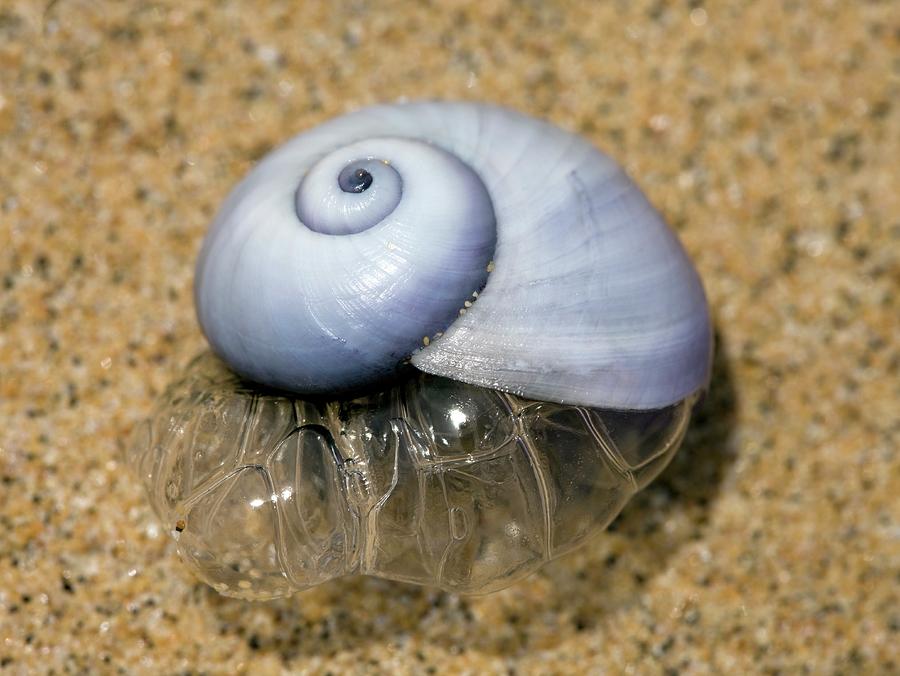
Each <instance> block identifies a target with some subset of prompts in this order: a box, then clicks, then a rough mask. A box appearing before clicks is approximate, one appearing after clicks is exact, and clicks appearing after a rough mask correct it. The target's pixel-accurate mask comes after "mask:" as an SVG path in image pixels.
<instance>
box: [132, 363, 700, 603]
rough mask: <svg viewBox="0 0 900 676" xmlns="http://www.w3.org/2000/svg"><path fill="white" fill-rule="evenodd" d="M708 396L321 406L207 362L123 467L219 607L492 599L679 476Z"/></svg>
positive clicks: (477, 396)
mask: <svg viewBox="0 0 900 676" xmlns="http://www.w3.org/2000/svg"><path fill="white" fill-rule="evenodd" d="M698 398H699V393H697V394H694V395H692V396H691V397H688V398H687V399H684V400H682V401H681V402H678V403H677V404H674V405H672V406H669V407H666V408H662V409H657V410H652V411H615V410H603V409H595V408H586V407H582V406H570V405H560V404H555V403H547V402H538V401H530V400H527V399H522V398H520V397H517V396H514V395H511V394H506V393H502V392H497V391H494V390H489V389H484V388H479V387H474V386H472V385H466V384H464V383H459V382H456V381H453V380H448V379H445V378H438V377H435V376H430V375H427V374H424V373H420V372H418V371H416V372H414V373H411V374H410V375H409V377H407V378H405V379H403V380H402V381H400V382H398V383H396V384H394V385H393V386H391V387H389V388H388V389H385V390H382V391H379V392H372V393H368V394H366V395H364V396H362V397H359V398H355V399H346V400H338V401H321V400H311V399H304V398H299V397H296V396H293V395H290V394H285V393H281V392H273V391H266V390H262V389H257V388H255V387H253V386H251V385H248V384H247V382H246V381H243V380H241V379H240V378H239V377H238V376H236V375H235V374H234V373H233V372H231V371H230V370H229V369H228V368H227V367H226V366H225V365H224V364H223V363H222V362H221V361H220V360H219V359H218V358H216V357H215V356H214V355H213V354H212V353H210V352H206V353H203V354H201V355H200V356H198V357H197V358H195V359H194V360H193V361H192V362H191V364H190V365H189V367H188V368H187V371H186V373H185V375H184V376H183V377H182V378H180V379H179V380H178V381H176V382H174V383H173V384H172V385H170V386H169V388H168V389H167V390H166V392H165V393H164V394H163V395H162V396H161V398H160V400H159V402H158V404H157V408H156V411H155V412H154V414H153V415H152V416H151V418H150V419H149V420H147V421H146V422H145V423H144V424H143V425H141V426H139V427H138V429H137V430H136V432H135V435H134V438H133V440H132V442H131V444H130V446H129V449H128V451H127V456H128V457H127V460H128V463H129V464H130V465H131V467H133V468H134V469H135V470H136V471H137V472H138V474H139V476H140V477H141V479H142V481H143V483H144V485H145V487H146V489H147V491H148V493H149V496H150V500H151V503H152V505H153V508H154V510H155V511H156V513H157V515H158V516H159V518H160V519H162V521H163V523H164V524H165V525H166V527H167V528H168V529H169V530H170V532H171V534H172V536H173V537H174V538H175V539H176V540H177V544H178V549H179V551H180V553H181V555H182V557H183V559H184V560H185V561H186V562H187V563H188V565H189V566H190V567H191V568H192V569H193V570H194V572H195V573H196V574H197V575H198V576H199V577H200V578H201V579H203V580H204V581H206V582H207V583H208V584H210V585H211V586H213V587H214V588H215V589H217V590H218V591H220V592H221V593H223V594H227V595H229V596H237V597H242V598H250V599H269V598H274V597H279V596H286V595H289V594H292V593H293V592H296V591H299V590H302V589H305V588H308V587H310V586H313V585H316V584H319V583H322V582H325V581H326V580H329V579H333V578H336V577H341V576H344V575H353V574H359V575H375V576H378V577H382V578H387V579H392V580H399V581H404V582H410V583H414V584H421V585H428V586H435V587H440V588H443V589H446V590H451V591H455V592H461V593H486V592H491V591H495V590H497V589H501V588H503V587H505V586H507V585H509V584H511V583H513V582H514V581H516V580H517V579H519V578H521V577H523V576H525V575H527V574H528V573H530V572H532V571H534V570H536V569H537V568H538V567H540V566H541V565H542V564H543V563H545V562H547V561H549V560H551V559H554V558H556V557H558V556H560V555H561V554H563V553H565V552H567V551H569V550H571V549H572V548H574V547H576V546H577V545H579V544H581V543H582V542H583V541H584V540H585V539H587V538H588V537H590V536H591V535H593V534H596V533H598V532H600V531H602V530H603V529H604V528H606V526H607V525H608V524H609V523H610V522H611V521H612V520H613V519H614V518H615V517H616V515H617V514H618V513H619V512H620V511H621V509H622V507H623V506H624V505H625V503H626V502H627V501H628V499H629V498H630V497H631V496H632V495H633V494H634V493H635V492H637V491H638V490H640V489H641V488H643V487H644V486H645V485H646V484H647V483H649V482H650V481H651V480H652V479H653V478H654V477H656V476H657V475H658V474H659V473H660V472H661V471H662V470H663V469H664V468H665V466H666V465H667V464H668V462H669V460H671V458H672V456H673V455H674V453H675V451H676V450H677V449H678V446H679V444H680V443H681V440H682V438H683V437H684V433H685V431H686V429H687V426H688V423H689V421H690V417H691V413H692V409H693V405H694V404H695V403H696V401H697V399H698Z"/></svg>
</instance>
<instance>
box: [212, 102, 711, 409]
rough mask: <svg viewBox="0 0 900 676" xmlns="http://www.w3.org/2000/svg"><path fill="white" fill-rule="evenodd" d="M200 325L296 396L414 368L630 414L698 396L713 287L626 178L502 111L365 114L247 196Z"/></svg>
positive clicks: (563, 137) (339, 123) (277, 161)
mask: <svg viewBox="0 0 900 676" xmlns="http://www.w3.org/2000/svg"><path fill="white" fill-rule="evenodd" d="M195 299H196V306H197V314H198V318H199V320H200V324H201V326H202V327H203V330H204V333H205V334H206V336H207V338H208V339H209V341H210V344H211V345H212V347H213V349H214V350H215V352H216V353H217V354H219V355H220V356H221V357H222V358H224V360H225V361H226V362H228V364H229V365H230V366H232V367H233V368H234V369H235V370H237V371H238V372H239V373H241V374H243V375H245V376H246V377H248V378H250V379H252V380H255V381H257V382H261V383H264V384H267V385H271V386H275V387H279V388H284V389H287V390H291V391H294V392H298V393H307V394H309V393H313V394H334V393H336V392H341V391H349V390H353V389H355V388H360V387H363V386H367V385H372V384H375V383H378V382H379V381H383V380H385V379H387V378H389V377H390V376H391V375H393V374H395V373H396V371H397V368H398V365H401V364H403V363H405V362H407V361H410V362H411V363H412V364H413V366H415V367H417V368H418V369H420V370H422V371H424V372H426V373H431V374H434V375H438V376H442V377H447V378H452V379H454V380H458V381H461V382H465V383H469V384H473V385H478V386H483V387H489V388H492V389H496V390H500V391H505V392H510V393H514V394H516V395H518V396H521V397H524V398H528V399H534V400H544V401H553V402H558V403H568V404H578V405H584V406H590V407H604V408H615V409H654V408H660V407H664V406H668V405H671V404H673V403H675V402H678V401H680V400H682V399H684V398H685V397H687V396H689V395H690V394H692V393H693V392H695V391H696V390H698V389H699V388H701V387H702V386H703V384H704V383H705V382H706V380H707V378H708V375H709V364H710V353H711V335H710V322H709V316H708V310H707V306H706V299H705V296H704V293H703V288H702V285H701V283H700V280H699V278H698V276H697V274H696V272H695V271H694V269H693V267H692V265H691V263H690V261H689V260H688V258H687V256H686V255H685V253H684V251H683V249H682V247H681V245H680V244H679V242H678V240H677V238H676V237H675V236H674V234H673V233H672V232H671V231H670V230H669V228H668V227H667V226H666V224H665V223H664V222H663V220H662V218H661V217H660V215H659V214H658V213H657V212H656V210H654V209H653V207H652V206H651V205H650V204H649V202H648V201H647V200H646V198H645V197H644V195H643V194H642V193H641V191H640V190H639V189H638V188H637V186H636V185H635V184H634V182H633V181H631V180H630V179H629V178H628V177H627V176H626V175H625V173H624V172H623V171H622V170H621V169H620V168H619V167H618V165H616V164H615V162H613V161H612V160H611V159H609V158H608V157H607V156H605V155H604V154H602V153H601V152H599V151H598V150H596V149H595V148H594V147H593V146H591V145H590V144H589V143H588V142H586V141H585V140H584V139H582V138H581V137H578V136H576V135H573V134H570V133H568V132H565V131H563V130H561V129H558V128H556V127H554V126H552V125H550V124H547V123H545V122H541V121H538V120H535V119H533V118H530V117H527V116H524V115H521V114H519V113H515V112H513V111H510V110H506V109H503V108H498V107H493V106H487V105H481V104H472V103H453V104H451V103H416V104H406V105H390V106H379V107H373V108H368V109H364V110H360V111H357V112H355V113H351V114H349V115H345V116H343V117H340V118H337V119H335V120H332V121H329V122H326V123H325V124H322V125H320V126H318V127H316V128H314V129H312V130H310V131H307V132H305V133H303V134H301V135H299V136H297V137H295V138H294V139H293V140H291V141H288V142H287V143H286V144H284V145H283V146H282V147H280V148H278V149H276V150H275V151H274V152H272V153H271V154H270V155H269V156H267V157H266V158H264V159H263V160H262V161H261V162H260V164H259V165H258V166H257V167H256V168H255V169H254V170H253V171H252V172H251V173H250V174H249V175H248V176H247V177H246V179H245V180H244V181H243V182H242V183H241V184H240V185H239V186H238V187H237V188H236V189H235V191H234V192H233V193H232V195H231V196H230V197H229V198H228V200H227V201H226V203H225V205H224V206H223V208H222V209H221V211H220V212H219V214H218V216H217V217H216V220H215V222H214V224H213V226H212V228H211V229H210V232H209V234H208V235H207V238H206V241H205V242H204V246H203V250H202V252H201V256H200V260H199V263H198V266H197V276H196V285H195Z"/></svg>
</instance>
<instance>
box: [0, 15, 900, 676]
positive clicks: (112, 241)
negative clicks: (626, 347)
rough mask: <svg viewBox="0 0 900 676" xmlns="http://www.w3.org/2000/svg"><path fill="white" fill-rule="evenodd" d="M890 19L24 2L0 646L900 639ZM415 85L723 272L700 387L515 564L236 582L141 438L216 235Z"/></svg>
mask: <svg viewBox="0 0 900 676" xmlns="http://www.w3.org/2000/svg"><path fill="white" fill-rule="evenodd" d="M898 25H900V5H898V4H897V3H895V2H890V1H884V2H857V3H847V2H816V3H801V2H776V1H774V0H763V1H761V2H756V3H744V2H737V1H734V2H707V3H701V2H647V1H644V0H641V1H639V2H602V3H601V2H596V3H595V2H580V3H564V2H537V1H534V2H508V1H500V0H487V1H481V2H456V1H453V0H442V1H441V2H416V3H411V2H379V3H377V4H376V3H372V2H362V1H358V2H323V3H319V2H311V1H310V2H271V3H259V4H256V3H249V2H248V3H240V2H236V1H228V0H225V1H217V2H203V3H182V2H174V1H173V2H146V3H145V2H110V3H101V2H93V1H89V0H49V2H34V1H16V0H0V668H5V669H7V670H9V671H10V672H11V673H19V672H21V673H26V672H31V671H50V670H55V671H56V672H64V671H86V672H106V671H110V672H111V671H115V670H117V669H121V670H124V671H127V672H147V673H173V672H183V671H205V672H210V673H227V672H240V671H246V672H250V673H260V674H266V673H281V672H283V671H299V672H303V673H329V672H330V673H335V674H337V673H373V674H377V673H390V674H402V673H515V674H527V673H542V674H543V673H578V674H582V673H623V672H625V673H640V674H643V673H649V674H655V673H698V674H700V673H713V672H714V673H781V672H784V673H797V672H800V671H804V670H805V672H806V673H844V674H853V673H891V672H895V671H897V670H900V659H898V651H897V645H898V643H900V598H898V587H900V584H898V580H900V457H898V446H900V443H898V442H900V374H898V370H900V338H898V337H900V295H898V294H900V197H898V195H900V191H898V185H900V176H898V169H897V159H898V157H900V112H898V105H900V96H898V94H900V32H898ZM421 98H450V99H471V100H482V101H490V102H495V103H500V104H505V105H509V106H512V107H515V108H517V109H519V110H521V111H523V112H526V113H529V114H532V115H537V116H541V117H545V118H547V119H549V120H551V121H553V122H555V123H556V124H558V125H560V126H563V127H565V128H567V129H571V130H574V131H578V132H580V133H582V134H584V135H585V136H586V137H588V138H589V139H591V141H593V142H594V143H595V144H597V145H598V146H599V147H600V148H602V149H604V150H605V151H607V152H608V153H609V154H611V155H612V156H613V157H615V158H616V159H617V160H618V161H619V162H621V163H622V164H623V165H624V166H625V167H626V168H627V169H628V171H629V172H630V173H631V175H632V176H633V177H634V178H635V179H636V180H637V182H638V183H639V184H640V185H641V187H642V188H643V189H644V190H645V191H646V192H647V194H648V195H649V197H650V199H651V201H653V202H654V203H655V204H656V205H657V206H658V207H659V208H660V210H661V211H662V212H663V213H664V214H665V216H666V217H667V219H668V220H669V222H670V223H671V224H672V226H673V227H674V228H675V229H676V230H677V231H678V233H679V235H680V237H681V238H682V241H683V242H684V243H685V246H686V247H687V249H688V251H689V252H690V254H691V256H692V257H693V259H694V261H695V262H696V264H697V266H698V268H699V270H700V273H701V275H702V276H703V278H704V281H705V284H706V288H707V292H708V294H709V297H710V302H711V305H712V308H713V313H714V317H715V323H716V331H717V337H718V347H717V357H716V366H715V375H714V379H713V383H712V389H711V392H710V394H709V397H708V399H707V401H706V404H705V407H704V409H703V411H702V413H701V415H700V417H699V419H698V420H697V421H696V422H695V424H694V426H693V428H692V430H691V432H690V433H689V437H688V439H687V441H686V443H685V446H684V448H683V449H682V451H681V452H680V453H679V455H678V456H677V457H676V459H675V461H674V462H673V463H672V465H671V466H670V467H669V468H668V470H667V471H666V472H665V474H664V475H663V476H662V477H661V479H660V480H658V481H657V482H656V483H654V484H653V485H652V486H651V487H650V488H648V489H647V490H646V491H645V492H644V493H642V494H641V495H640V496H639V497H638V498H637V499H635V501H634V502H632V503H631V504H630V505H629V506H628V507H626V509H625V511H624V513H623V514H622V516H621V517H620V518H619V519H617V520H616V522H615V523H614V524H613V526H612V528H611V529H610V532H609V533H608V534H606V535H604V536H602V537H600V538H599V539H597V540H595V541H594V542H592V543H591V544H590V545H589V546H587V547H585V548H583V549H581V550H579V551H578V552H576V553H575V554H573V555H570V556H568V557H566V558H564V559H562V560H560V561H558V562H555V563H553V564H551V565H549V566H548V567H547V568H545V569H544V570H543V571H541V572H540V573H539V574H537V575H535V576H533V577H531V578H529V579H528V580H526V581H524V582H521V583H519V584H517V585H515V586H513V587H512V588H510V589H507V590H505V591H503V592H500V593H498V594H495V595H492V596H488V597H476V598H465V597H458V596H454V595H452V594H447V593H442V592H437V591H432V590H427V589H420V588H415V587H410V586H406V585H401V584H395V583H390V582H384V581H378V580H372V579H364V578H363V579H351V580H343V581H338V582H332V583H329V584H326V585H324V586H322V587H319V588H316V589H313V590H311V591H309V592H306V593H303V594H301V595H298V596H296V597H294V598H292V599H287V600H282V601H277V602H270V603H259V604H248V603H245V602H241V601H236V600H232V599H227V598H224V597H221V596H219V595H218V594H217V593H216V592H214V591H213V590H211V589H209V588H207V587H206V586H205V585H203V584H202V583H200V582H198V581H197V580H195V579H194V578H192V577H191V575H190V574H189V573H188V572H187V570H186V569H185V568H184V567H183V566H182V565H181V564H180V563H179V561H178V559H177V557H176V556H175V554H174V548H173V546H172V544H171V542H170V540H169V538H168V536H167V534H166V533H165V532H164V529H163V526H162V525H161V524H160V523H159V522H157V521H156V520H155V518H154V517H153V515H152V513H151V511H150V508H149V505H148V504H147V502H146V500H145V499H144V496H143V494H142V492H141V488H140V486H139V484H138V481H137V480H136V479H135V478H134V477H132V476H131V475H130V474H129V473H128V472H127V471H126V468H125V467H124V465H123V463H122V461H121V453H122V450H123V448H124V445H125V443H126V441H127V438H128V434H129V432H130V430H131V429H132V428H133V426H134V425H135V424H136V422H137V421H139V420H140V419H141V418H142V417H143V416H145V415H146V414H147V413H148V411H149V409H150V406H151V403H152V401H153V399H154V397H155V396H156V395H158V394H159V393H160V392H161V390H162V389H163V388H164V387H165V385H166V384H167V383H168V382H169V381H170V380H171V379H172V378H173V377H175V376H176V375H177V374H178V373H179V372H180V371H181V370H182V369H183V367H184V365H185V364H186V363H187V362H188V361H189V360H190V358H191V357H192V356H193V355H195V354H196V353H197V352H198V351H200V350H201V349H203V348H204V346H205V344H204V341H203V338H202V336H201V334H200V332H199V330H198V327H197V324H196V322H195V319H194V314H193V306H192V298H191V282H192V273H193V263H194V259H195V256H196V254H197V251H198V249H199V245H200V241H201V238H202V236H203V233H204V231H205V229H206V227H207V224H208V223H209V221H210V219H211V217H212V215H213V214H214V212H215V210H216V208H217V206H218V205H219V204H220V202H221V201H222V199H223V198H224V196H225V195H226V193H227V191H228V190H229V189H230V187H231V186H232V185H233V184H234V183H235V182H236V181H237V180H238V179H239V178H240V177H241V176H242V175H243V173H244V172H245V171H247V169H248V168H249V167H250V166H252V164H253V163H254V162H255V161H256V160H258V159H259V158H260V157H261V156H262V155H263V154H264V153H266V152H267V151H268V150H269V149H271V148H272V147H274V146H275V145H277V144H278V143H279V142H281V141H283V140H285V139H286V138H288V137H289V136H291V135H293V134H295V133H298V132H300V131H302V130H304V129H307V128H308V127H310V126H312V125H314V124H316V123H318V122H321V121H323V120H325V119H327V118H329V117H332V116H334V115H336V114H339V113H341V112H344V111H347V110H351V109H355V108H358V107H361V106H364V105H366V104H370V103H375V102H383V101H395V100H398V99H421ZM536 161H540V158H536ZM0 670H2V669H0Z"/></svg>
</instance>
